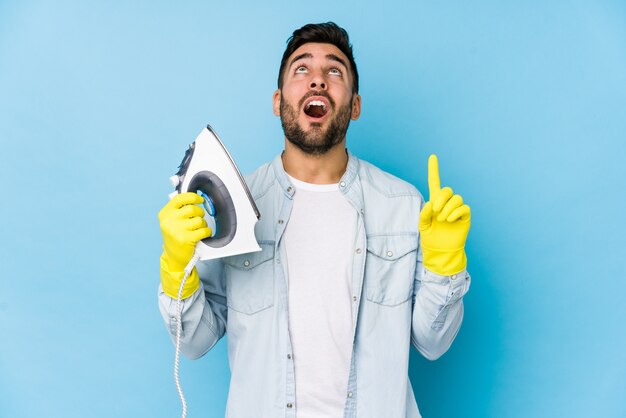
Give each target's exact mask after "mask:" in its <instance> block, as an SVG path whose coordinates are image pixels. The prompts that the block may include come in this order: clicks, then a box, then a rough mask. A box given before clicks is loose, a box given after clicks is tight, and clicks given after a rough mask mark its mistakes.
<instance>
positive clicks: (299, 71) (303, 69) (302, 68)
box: [295, 65, 307, 74]
mask: <svg viewBox="0 0 626 418" xmlns="http://www.w3.org/2000/svg"><path fill="white" fill-rule="evenodd" d="M306 72H307V68H306V67H305V66H304V65H300V66H298V67H296V71H295V73H296V74H305V73H306Z"/></svg>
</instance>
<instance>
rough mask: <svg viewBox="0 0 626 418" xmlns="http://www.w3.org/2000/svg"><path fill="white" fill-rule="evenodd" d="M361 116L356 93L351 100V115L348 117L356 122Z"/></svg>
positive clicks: (358, 98) (359, 97)
mask: <svg viewBox="0 0 626 418" xmlns="http://www.w3.org/2000/svg"><path fill="white" fill-rule="evenodd" d="M360 115H361V96H359V95H358V94H357V93H354V97H353V98H352V114H351V115H350V117H351V118H352V120H357V119H358V118H359V116H360Z"/></svg>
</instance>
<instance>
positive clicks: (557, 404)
mask: <svg viewBox="0 0 626 418" xmlns="http://www.w3.org/2000/svg"><path fill="white" fill-rule="evenodd" d="M88 3H93V4H88ZM228 3H232V4H228ZM328 20H333V21H336V22H337V23H339V24H340V25H342V26H344V27H345V28H346V29H347V30H348V31H349V33H350V36H351V40H352V42H353V44H354V49H355V57H356V61H357V64H358V68H359V71H360V76H361V86H362V88H361V91H360V93H361V95H362V97H363V113H362V115H361V119H360V120H359V121H357V122H353V123H352V125H351V126H350V130H349V133H348V147H349V148H350V149H351V150H352V151H353V152H354V153H356V154H357V155H358V156H360V157H361V158H364V159H366V160H369V161H371V162H373V163H374V164H377V165H378V166H380V167H381V168H383V169H385V170H387V171H389V172H391V173H393V174H395V175H397V176H400V177H402V178H404V179H406V180H408V181H410V182H412V183H413V184H415V185H416V186H417V187H418V188H419V189H420V190H422V191H423V192H426V194H427V178H426V173H427V171H426V161H427V157H428V155H429V154H430V153H437V154H438V156H439V161H440V169H441V176H442V184H447V185H450V186H452V187H453V188H454V189H455V191H456V192H458V193H460V194H461V195H462V196H463V197H464V199H465V200H466V202H467V203H469V204H470V205H471V207H472V210H473V216H472V227H471V231H470V236H469V240H468V243H467V252H468V257H469V270H470V272H471V274H472V277H473V283H472V288H471V290H470V292H469V294H468V295H467V296H466V298H465V307H466V310H465V320H464V324H463V327H462V329H461V331H460V333H459V335H458V337H457V339H456V341H455V343H454V345H453V346H452V348H451V349H450V351H449V352H448V353H447V354H446V355H444V356H443V357H442V358H441V359H439V360H438V361H436V362H429V361H427V360H425V359H423V358H421V357H420V356H419V354H418V353H417V352H416V351H413V352H412V357H411V362H410V370H409V374H410V376H411V379H412V382H413V385H414V390H415V394H416V397H417V400H418V404H419V406H420V409H421V411H422V414H423V415H424V417H425V418H443V417H468V418H469V417H477V418H478V417H481V418H484V417H494V418H495V417H511V418H518V417H519V418H522V417H523V418H528V417H616V418H617V417H625V416H626V395H625V394H626V328H625V326H624V321H625V320H626V303H625V302H624V294H625V290H626V288H625V286H624V280H625V277H624V276H625V275H624V261H625V260H626V249H625V245H624V238H623V237H624V235H625V233H626V221H625V209H626V204H625V198H624V190H625V189H626V181H625V179H624V177H625V175H626V169H625V168H624V164H625V159H626V146H625V142H626V141H625V140H626V3H625V2H624V1H609V0H595V1H592V0H589V1H550V2H546V1H524V2H522V1H509V2H502V1H489V0H477V1H472V2H469V1H461V0H457V1H437V2H435V1H423V0H420V1H414V2H402V1H387V2H382V1H377V2H329V1H317V2H274V3H271V4H267V2H259V1H253V2H208V1H205V2H201V1H187V2H156V1H145V0H143V1H142V0H138V1H125V2H121V1H119V2H102V3H101V4H96V3H95V2H78V1H76V2H69V1H54V2H51V1H50V2H46V1H20V2H18V1H15V2H10V1H9V2H7V1H4V2H0V140H1V148H0V176H1V177H0V178H1V179H2V183H3V185H4V189H3V193H2V195H3V196H2V201H1V204H0V234H1V235H0V236H1V237H2V238H1V242H0V268H1V273H2V274H1V277H0V283H1V286H0V416H1V417H12V418H22V417H64V418H72V417H85V416H89V417H96V418H98V417H154V418H157V417H175V416H179V415H180V404H179V400H178V397H177V394H176V390H175V387H174V384H173V379H172V363H173V347H172V344H171V343H170V340H169V337H168V336H167V334H166V331H165V329H164V326H163V324H162V322H161V318H160V315H159V313H158V309H157V298H156V296H157V286H158V280H159V279H158V277H159V270H158V258H159V254H160V251H161V236H160V231H159V226H158V221H157V212H158V210H159V209H160V208H161V206H162V205H163V204H164V203H165V202H166V201H167V194H168V193H169V192H170V191H171V190H170V186H169V184H168V177H169V176H170V175H172V174H173V173H174V172H175V170H176V167H177V165H178V164H179V162H180V160H181V158H182V155H183V153H184V151H185V149H186V147H187V145H188V144H189V143H190V142H192V141H193V140H194V139H195V136H196V135H197V134H198V133H199V132H200V130H201V129H202V128H203V126H204V125H205V124H206V123H211V124H212V125H213V126H214V128H215V129H216V130H217V131H218V133H219V134H220V136H221V137H222V139H223V140H224V142H225V143H226V144H227V146H228V147H229V149H230V151H231V154H232V155H233V157H234V158H235V160H236V161H237V163H238V164H239V166H240V168H241V170H242V171H243V172H249V171H251V170H253V169H254V168H256V167H257V166H258V165H260V164H262V163H263V162H265V161H267V160H269V159H271V158H272V157H273V156H274V155H276V154H277V153H278V152H280V151H281V149H282V145H283V136H282V131H281V129H280V123H279V120H278V119H277V118H276V117H274V116H273V114H272V109H271V96H272V92H273V90H274V89H275V85H276V76H277V71H278V65H279V62H280V57H281V55H282V52H283V49H284V46H285V41H286V39H287V37H288V36H289V35H290V34H291V32H292V31H293V30H294V29H295V28H297V27H300V26H302V25H303V24H305V23H309V22H322V21H328ZM416 222H417V220H416ZM181 374H182V376H181V378H182V383H183V387H184V389H185V391H186V394H187V399H188V402H189V407H190V410H189V417H190V418H191V417H207V418H208V417H211V418H212V417H222V416H223V415H224V411H225V402H226V397H227V393H228V381H229V370H228V362H227V356H226V340H225V339H222V340H221V341H220V342H219V343H218V345H217V346H216V347H215V348H214V349H213V350H212V351H211V352H209V353H208V354H207V355H206V356H204V357H203V358H202V359H200V360H197V361H188V360H186V359H185V360H183V361H182V370H181ZM381 418H382V417H381Z"/></svg>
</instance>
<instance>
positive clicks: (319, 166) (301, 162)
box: [282, 139, 348, 184]
mask: <svg viewBox="0 0 626 418" xmlns="http://www.w3.org/2000/svg"><path fill="white" fill-rule="evenodd" d="M345 146H346V141H345V139H344V140H343V141H341V142H340V143H338V144H337V145H335V146H334V147H332V148H331V149H330V150H328V152H326V153H325V154H323V155H310V154H307V153H305V152H303V151H302V150H301V149H300V148H298V147H296V146H295V145H293V144H292V143H291V142H289V141H288V140H286V139H285V151H284V152H283V154H282V160H283V167H284V168H285V171H286V172H287V174H289V175H290V176H291V177H294V178H296V179H298V180H301V181H304V182H306V183H312V184H333V183H338V182H339V180H340V179H341V176H343V173H345V172H346V167H347V165H348V153H347V152H346V149H345Z"/></svg>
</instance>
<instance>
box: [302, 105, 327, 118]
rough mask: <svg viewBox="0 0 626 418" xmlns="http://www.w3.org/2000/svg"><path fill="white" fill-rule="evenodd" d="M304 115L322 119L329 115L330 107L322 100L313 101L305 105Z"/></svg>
mask: <svg viewBox="0 0 626 418" xmlns="http://www.w3.org/2000/svg"><path fill="white" fill-rule="evenodd" d="M304 113H306V115H307V116H310V117H312V118H315V119H320V118H323V117H324V116H326V113H328V105H327V104H326V103H325V102H324V101H322V100H311V101H309V102H308V103H306V104H305V105H304Z"/></svg>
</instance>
